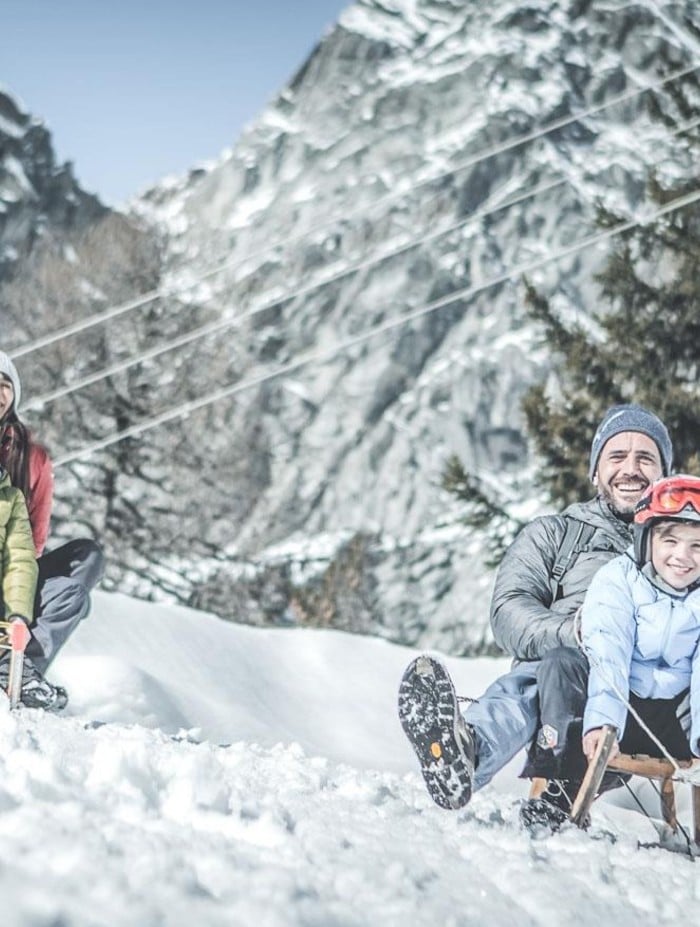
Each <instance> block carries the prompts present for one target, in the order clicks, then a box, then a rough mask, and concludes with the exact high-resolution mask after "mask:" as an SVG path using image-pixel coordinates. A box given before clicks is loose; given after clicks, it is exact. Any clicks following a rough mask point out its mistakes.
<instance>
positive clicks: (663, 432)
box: [588, 405, 673, 480]
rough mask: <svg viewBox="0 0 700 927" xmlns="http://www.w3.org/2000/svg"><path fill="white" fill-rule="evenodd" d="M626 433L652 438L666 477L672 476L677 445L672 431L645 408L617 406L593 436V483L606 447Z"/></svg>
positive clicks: (604, 418) (608, 412) (609, 412)
mask: <svg viewBox="0 0 700 927" xmlns="http://www.w3.org/2000/svg"><path fill="white" fill-rule="evenodd" d="M623 431H638V432H639V433H640V434H643V435H646V436H647V438H651V440H652V441H653V442H654V443H655V444H656V446H657V447H658V449H659V454H660V455H661V465H662V467H663V471H664V476H668V475H669V473H670V472H671V466H672V464H673V446H672V445H671V438H670V436H669V433H668V429H667V428H666V426H665V425H664V423H663V422H662V421H661V419H660V418H658V417H657V416H656V415H654V413H653V412H649V411H648V410H647V409H643V408H642V407H641V406H635V405H624V406H613V407H612V408H611V409H608V411H607V412H606V413H605V415H604V416H603V421H602V422H601V423H600V425H598V430H597V431H596V433H595V435H594V436H593V443H592V444H591V464H590V467H589V470H588V478H589V479H591V480H592V479H593V477H594V476H595V472H596V469H597V468H598V458H599V457H600V453H601V451H602V450H603V446H604V444H605V443H606V442H607V441H609V440H610V438H613V437H614V436H615V435H619V434H620V433H621V432H623Z"/></svg>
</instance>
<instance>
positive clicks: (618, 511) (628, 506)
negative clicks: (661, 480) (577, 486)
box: [599, 487, 646, 523]
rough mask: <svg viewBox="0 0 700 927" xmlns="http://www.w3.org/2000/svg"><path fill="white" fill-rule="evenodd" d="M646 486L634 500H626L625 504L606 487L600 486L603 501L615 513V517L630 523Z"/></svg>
mask: <svg viewBox="0 0 700 927" xmlns="http://www.w3.org/2000/svg"><path fill="white" fill-rule="evenodd" d="M645 489H646V487H644V488H643V489H641V490H640V493H639V496H638V497H637V499H636V500H635V501H634V502H626V503H624V504H623V505H620V504H618V503H617V502H616V501H615V499H614V498H613V496H612V495H611V493H609V492H608V490H607V489H605V488H604V487H600V488H599V495H600V497H601V499H602V500H603V502H605V504H606V505H607V507H608V508H609V509H610V511H611V512H612V513H613V515H614V516H615V518H619V519H620V521H624V522H627V523H630V522H631V521H632V520H633V519H634V510H635V509H636V507H637V502H639V500H640V499H641V498H642V496H643V495H644V490H645Z"/></svg>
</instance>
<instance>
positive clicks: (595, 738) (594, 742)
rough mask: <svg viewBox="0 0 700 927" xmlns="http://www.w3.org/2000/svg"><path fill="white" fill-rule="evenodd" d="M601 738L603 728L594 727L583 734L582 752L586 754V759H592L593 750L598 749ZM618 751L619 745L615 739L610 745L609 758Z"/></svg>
mask: <svg viewBox="0 0 700 927" xmlns="http://www.w3.org/2000/svg"><path fill="white" fill-rule="evenodd" d="M602 739H603V728H602V727H594V728H593V730H592V731H588V733H587V734H584V735H583V741H582V743H583V752H584V754H585V755H586V759H587V760H589V761H590V760H592V759H593V757H594V756H595V752H596V750H597V749H598V744H599V743H600V741H601V740H602ZM619 752H620V745H619V744H618V742H617V741H615V743H614V744H613V746H612V750H611V751H610V759H612V758H613V757H614V756H617V754H618V753H619Z"/></svg>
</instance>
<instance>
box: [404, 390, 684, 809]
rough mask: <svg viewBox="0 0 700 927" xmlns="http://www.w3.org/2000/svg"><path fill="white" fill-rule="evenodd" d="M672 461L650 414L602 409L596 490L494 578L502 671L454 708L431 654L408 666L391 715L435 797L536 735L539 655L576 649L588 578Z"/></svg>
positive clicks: (480, 777) (513, 553)
mask: <svg viewBox="0 0 700 927" xmlns="http://www.w3.org/2000/svg"><path fill="white" fill-rule="evenodd" d="M672 463H673V449H672V446H671V439H670V437H669V434H668V431H667V429H666V426H665V425H664V424H663V422H662V421H661V420H660V419H659V418H658V417H657V416H656V415H654V414H653V413H652V412H649V411H648V410H647V409H644V408H642V407H641V406H638V405H620V406H614V407H613V408H611V409H609V410H608V412H607V413H606V415H605V417H604V418H603V420H602V422H601V423H600V425H599V427H598V430H597V431H596V433H595V435H594V437H593V441H592V444H591V452H590V461H589V475H590V478H591V481H592V483H593V485H594V486H595V488H596V490H597V495H596V497H595V498H594V499H591V500H590V501H589V502H584V503H576V504H574V505H570V506H569V507H568V508H567V509H566V510H565V511H564V512H562V513H561V514H560V515H545V516H543V517H541V518H536V519H535V520H534V521H532V522H531V523H530V524H528V525H526V526H525V528H523V530H522V531H521V532H520V534H519V535H518V536H517V537H516V539H515V540H514V541H513V543H512V544H511V546H510V547H509V548H508V550H507V551H506V554H505V556H504V558H503V561H502V563H501V566H500V567H499V570H498V573H497V575H496V582H495V586H494V593H493V597H492V600H491V627H492V629H493V633H494V637H495V639H496V642H497V643H498V645H499V646H500V647H501V648H502V649H503V650H504V651H505V652H506V653H508V654H510V655H511V656H512V657H514V663H513V668H512V669H511V671H510V672H509V673H507V674H506V675H505V676H502V677H501V678H500V679H497V680H496V682H494V683H493V684H492V685H491V686H490V687H489V688H488V689H487V690H486V692H485V693H484V694H483V695H482V696H481V697H480V698H478V699H476V700H475V701H472V702H471V704H470V705H469V707H468V708H466V710H464V712H462V711H461V710H460V708H459V704H458V700H457V695H456V694H455V690H454V686H453V684H452V680H451V679H450V676H449V674H448V672H447V670H446V668H445V666H444V665H443V664H442V663H441V662H440V661H439V660H436V659H435V658H434V657H431V656H428V655H422V656H419V657H417V658H416V659H415V660H414V661H413V662H412V663H411V664H410V665H409V666H408V668H407V669H406V672H405V673H404V675H403V678H402V681H401V687H400V690H399V717H400V720H401V724H402V726H403V729H404V731H405V733H406V736H407V737H408V739H409V740H410V742H411V744H412V746H413V748H414V750H415V752H416V755H417V757H418V761H419V763H420V766H421V772H422V773H423V778H424V779H425V783H426V786H427V788H428V791H429V793H430V795H431V797H432V799H433V800H434V801H435V802H436V804H438V805H440V806H441V807H443V808H460V807H462V806H463V805H465V804H466V803H467V802H468V801H469V799H470V798H471V795H472V792H473V791H475V790H477V789H480V788H482V787H483V786H484V785H486V784H487V783H488V782H489V781H490V780H491V778H492V777H493V776H494V775H495V773H497V772H498V771H499V770H500V769H502V768H503V766H505V764H506V763H508V762H509V760H511V759H512V758H513V757H514V756H515V754H516V753H518V751H520V750H521V749H522V748H523V747H525V746H526V745H527V744H529V743H530V741H532V740H533V738H534V737H535V734H536V732H537V730H538V727H539V697H538V687H537V674H538V668H539V666H540V661H541V660H542V657H543V656H544V655H545V654H546V653H548V652H549V651H551V650H553V649H554V648H557V647H561V646H566V647H575V646H576V632H575V616H576V613H577V612H578V609H579V608H580V606H581V604H582V602H583V599H584V596H585V594H586V590H587V589H588V586H589V585H590V583H591V580H592V579H593V577H594V575H595V574H596V572H597V571H598V570H599V569H600V567H601V566H603V565H604V564H606V563H608V562H609V561H610V560H611V559H612V558H613V557H615V556H617V555H618V554H621V553H623V552H624V551H625V550H626V549H627V548H628V547H629V545H630V544H631V542H632V520H633V516H634V508H635V506H636V504H637V502H638V501H639V499H640V498H641V497H642V496H643V494H644V493H645V491H646V490H647V489H648V488H649V486H650V485H651V484H652V483H653V482H654V481H655V480H658V479H659V478H660V477H661V476H667V475H668V474H669V472H670V470H671V466H672ZM546 734H547V732H546V731H545V732H544V734H542V728H541V727H540V735H542V736H545V737H546ZM542 746H543V747H552V746H553V745H552V744H551V743H543V744H542Z"/></svg>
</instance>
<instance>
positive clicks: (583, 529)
mask: <svg viewBox="0 0 700 927" xmlns="http://www.w3.org/2000/svg"><path fill="white" fill-rule="evenodd" d="M564 517H565V520H566V531H565V532H564V537H563V538H562V541H561V544H560V545H559V551H558V552H557V557H556V560H555V561H554V564H553V566H552V572H551V574H550V585H551V588H552V602H556V600H557V596H558V595H559V588H560V585H561V580H562V577H563V576H564V574H565V573H566V571H567V570H568V569H569V564H570V563H571V558H572V557H573V556H574V554H580V553H582V552H583V551H584V550H585V549H586V545H587V544H588V542H589V541H590V539H591V538H592V537H593V534H594V532H595V527H594V526H593V525H589V524H586V522H583V521H577V520H575V519H573V518H566V516H564Z"/></svg>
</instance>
